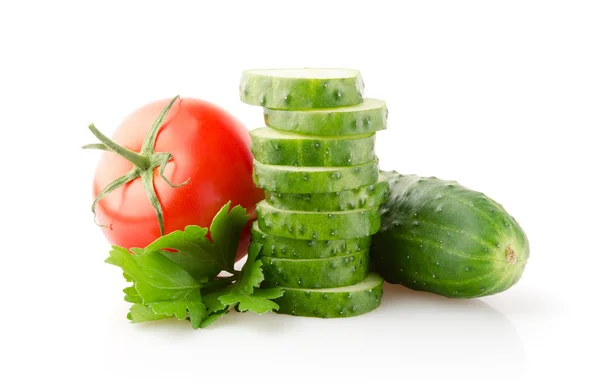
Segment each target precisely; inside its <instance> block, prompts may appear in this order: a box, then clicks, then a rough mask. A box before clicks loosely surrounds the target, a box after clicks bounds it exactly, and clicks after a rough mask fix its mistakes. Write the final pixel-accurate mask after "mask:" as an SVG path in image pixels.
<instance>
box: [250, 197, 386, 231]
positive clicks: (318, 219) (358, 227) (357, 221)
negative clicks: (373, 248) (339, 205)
mask: <svg viewBox="0 0 600 392" xmlns="http://www.w3.org/2000/svg"><path fill="white" fill-rule="evenodd" d="M256 215H257V217H258V226H259V227H260V229H261V230H262V231H263V232H265V233H267V234H270V235H273V236H277V237H287V238H294V239H301V240H340V239H349V238H360V237H366V236H369V235H373V234H375V233H376V232H377V230H379V227H380V224H381V217H380V216H379V208H378V207H374V208H368V209H361V210H351V211H332V212H307V211H290V210H283V209H279V208H275V207H273V206H272V205H270V204H268V203H267V202H266V201H264V200H262V201H261V202H259V203H258V204H257V205H256Z"/></svg>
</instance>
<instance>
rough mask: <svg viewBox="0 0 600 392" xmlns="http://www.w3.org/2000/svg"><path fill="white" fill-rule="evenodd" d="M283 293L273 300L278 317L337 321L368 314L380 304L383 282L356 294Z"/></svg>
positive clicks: (289, 291) (293, 291)
mask: <svg viewBox="0 0 600 392" xmlns="http://www.w3.org/2000/svg"><path fill="white" fill-rule="evenodd" d="M282 288H283V290H284V292H285V294H283V297H280V298H276V299H274V300H273V301H275V302H276V303H277V305H279V310H277V311H276V312H277V313H279V314H289V315H292V316H304V317H320V318H339V317H353V316H359V315H361V314H365V313H368V312H371V311H373V310H375V309H377V308H378V307H379V305H380V304H381V297H382V296H383V279H381V283H380V284H379V285H377V286H375V287H373V288H372V289H369V290H364V291H358V292H352V293H348V292H343V291H342V292H337V293H330V292H329V293H321V292H318V291H304V290H302V289H289V288H287V289H286V288H285V287H282Z"/></svg>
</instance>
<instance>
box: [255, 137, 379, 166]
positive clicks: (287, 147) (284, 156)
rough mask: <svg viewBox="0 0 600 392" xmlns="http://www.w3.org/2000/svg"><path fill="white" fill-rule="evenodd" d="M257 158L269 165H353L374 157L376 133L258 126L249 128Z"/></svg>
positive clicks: (368, 160) (371, 159)
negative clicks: (312, 132) (307, 133)
mask: <svg viewBox="0 0 600 392" xmlns="http://www.w3.org/2000/svg"><path fill="white" fill-rule="evenodd" d="M250 138H251V139H252V154H253V155H254V159H256V160H257V161H259V162H261V163H266V164H269V165H286V166H329V167H332V166H333V167H335V166H353V165H360V164H362V163H367V162H370V161H373V160H375V159H376V158H377V157H376V156H375V134H374V133H370V134H366V135H358V136H357V135H351V136H342V137H326V136H305V135H300V134H294V133H286V132H280V131H276V130H274V129H272V128H258V129H254V130H252V131H250Z"/></svg>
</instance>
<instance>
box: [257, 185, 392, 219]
mask: <svg viewBox="0 0 600 392" xmlns="http://www.w3.org/2000/svg"><path fill="white" fill-rule="evenodd" d="M389 191H390V185H389V183H388V182H387V180H384V179H382V180H380V181H379V182H377V183H375V184H371V185H366V186H363V187H360V188H356V189H350V190H347V191H340V192H333V193H306V194H297V193H278V192H269V191H267V192H265V200H266V201H267V202H268V203H269V204H270V205H272V206H274V207H277V208H281V209H284V210H296V211H314V212H319V211H348V210H355V209H359V208H371V207H377V206H380V205H382V204H383V203H385V201H386V200H387V198H388V195H389Z"/></svg>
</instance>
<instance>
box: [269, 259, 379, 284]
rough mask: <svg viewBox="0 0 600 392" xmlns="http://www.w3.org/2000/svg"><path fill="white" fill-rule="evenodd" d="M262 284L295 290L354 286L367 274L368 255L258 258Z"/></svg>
mask: <svg viewBox="0 0 600 392" xmlns="http://www.w3.org/2000/svg"><path fill="white" fill-rule="evenodd" d="M261 260H262V262H263V273H264V275H265V283H266V285H270V286H278V285H284V286H286V287H296V288H327V287H340V286H350V285H353V284H356V283H358V282H360V281H362V280H363V279H365V278H366V277H367V275H368V274H369V251H368V250H363V251H361V252H357V253H351V254H348V255H341V256H335V257H328V258H324V259H282V258H276V257H267V256H262V257H261Z"/></svg>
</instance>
